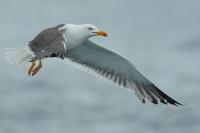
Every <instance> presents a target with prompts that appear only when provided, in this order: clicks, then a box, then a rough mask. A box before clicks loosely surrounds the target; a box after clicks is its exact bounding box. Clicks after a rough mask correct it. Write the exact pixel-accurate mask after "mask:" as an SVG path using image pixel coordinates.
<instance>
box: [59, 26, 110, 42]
mask: <svg viewBox="0 0 200 133" xmlns="http://www.w3.org/2000/svg"><path fill="white" fill-rule="evenodd" d="M59 31H61V32H63V33H64V35H65V36H66V38H67V41H69V42H71V43H82V42H83V41H85V40H88V39H89V38H90V37H93V36H97V35H100V36H104V37H106V36H108V35H107V33H106V32H104V31H100V30H99V29H98V28H97V27H96V26H94V25H91V24H81V25H75V24H65V25H64V26H63V27H61V28H59Z"/></svg>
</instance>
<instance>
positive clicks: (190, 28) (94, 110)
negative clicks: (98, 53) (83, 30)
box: [0, 0, 200, 133]
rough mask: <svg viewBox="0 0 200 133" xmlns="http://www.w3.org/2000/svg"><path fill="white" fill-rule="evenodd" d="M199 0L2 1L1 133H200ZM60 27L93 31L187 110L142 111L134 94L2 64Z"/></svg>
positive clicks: (48, 68) (50, 69)
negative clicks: (9, 52) (86, 26)
mask: <svg viewBox="0 0 200 133" xmlns="http://www.w3.org/2000/svg"><path fill="white" fill-rule="evenodd" d="M199 5H200V1H199V0H190V1H189V0H176V1H175V0H167V1H164V0H126V1H125V0H117V1H116V0H100V1H98V0H84V1H83V0H82V1H81V0H80V1H76V0H51V1H50V0H43V1H42V0H30V1H28V0H16V1H14V0H12V1H11V0H6V1H5V0H0V18H1V19H0V43H1V44H0V57H1V58H0V133H66V132H68V133H133V132H139V133H156V132H159V133H169V132H170V133H178V132H180V133H188V132H192V133H199V132H200V107H199V103H200V94H199V90H200V71H199V68H200V61H199V57H200V8H199ZM59 23H76V24H81V23H91V24H94V25H96V26H98V27H99V28H100V29H102V30H105V31H107V32H108V33H109V37H108V38H102V37H95V38H93V40H95V41H98V42H100V43H101V44H102V45H104V46H105V47H107V48H110V49H113V50H115V51H117V52H119V53H121V54H122V55H124V56H126V57H127V58H128V59H129V60H130V61H131V62H133V63H134V64H135V66H136V67H137V68H138V69H139V70H140V71H142V73H144V75H146V76H147V77H148V78H149V79H150V80H151V81H152V82H154V83H155V84H156V85H157V86H159V87H160V88H161V89H162V90H163V91H164V92H166V93H167V94H169V95H170V96H172V97H173V98H175V99H176V100H178V101H179V102H181V103H183V104H184V105H186V106H188V107H190V108H191V109H192V110H187V109H185V108H181V107H178V108H177V107H172V106H165V105H152V104H151V103H147V104H142V103H140V102H139V101H138V99H137V98H136V96H135V95H134V93H132V92H129V91H127V90H126V89H122V88H120V87H117V86H113V85H112V84H110V83H109V82H106V81H104V80H100V79H96V78H94V77H93V76H91V75H89V74H87V73H85V72H82V71H80V70H77V69H76V68H73V67H71V65H66V64H65V63H64V62H63V61H61V60H58V59H51V60H50V59H49V60H45V62H44V68H43V70H42V71H41V72H40V73H39V75H37V76H35V77H31V78H30V77H28V75H27V66H26V67H23V68H22V69H16V68H14V67H12V66H10V65H8V64H7V63H5V61H4V59H3V56H4V49H5V48H10V47H18V46H23V45H26V44H27V43H28V41H30V40H31V39H32V38H33V37H34V36H36V34H37V33H38V32H40V31H41V30H42V29H44V28H47V27H50V26H54V25H57V24H59Z"/></svg>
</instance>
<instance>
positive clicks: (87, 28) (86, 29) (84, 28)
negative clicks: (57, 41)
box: [78, 24, 108, 38]
mask: <svg viewBox="0 0 200 133" xmlns="http://www.w3.org/2000/svg"><path fill="white" fill-rule="evenodd" d="M78 27H79V30H80V32H82V34H85V36H87V37H88V38H90V37H93V36H104V37H107V36H108V34H107V33H106V32H105V31H101V30H99V29H98V28H97V27H96V26H95V25H92V24H82V25H78Z"/></svg>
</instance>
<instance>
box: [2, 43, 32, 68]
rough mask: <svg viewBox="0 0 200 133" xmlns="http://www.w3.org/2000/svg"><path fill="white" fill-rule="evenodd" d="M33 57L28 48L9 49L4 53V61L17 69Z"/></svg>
mask: <svg viewBox="0 0 200 133" xmlns="http://www.w3.org/2000/svg"><path fill="white" fill-rule="evenodd" d="M33 57H34V53H33V52H32V51H31V50H30V48H29V47H28V46H25V47H19V48H9V49H6V52H5V60H6V62H8V63H9V64H11V65H14V66H16V67H18V68H20V67H21V66H23V65H24V64H25V63H26V62H28V61H30V60H31V59H32V58H33Z"/></svg>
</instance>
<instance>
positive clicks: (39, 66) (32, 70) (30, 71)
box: [28, 60, 42, 76]
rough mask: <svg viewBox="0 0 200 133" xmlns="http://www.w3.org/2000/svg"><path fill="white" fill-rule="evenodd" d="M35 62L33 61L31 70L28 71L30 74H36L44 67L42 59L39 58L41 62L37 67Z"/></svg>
mask: <svg viewBox="0 0 200 133" xmlns="http://www.w3.org/2000/svg"><path fill="white" fill-rule="evenodd" d="M35 64H36V63H35V62H32V65H31V66H30V68H29V71H28V74H29V76H34V75H36V74H37V73H38V72H39V71H40V69H41V68H42V61H41V60H39V64H38V65H37V66H36V67H35Z"/></svg>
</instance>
